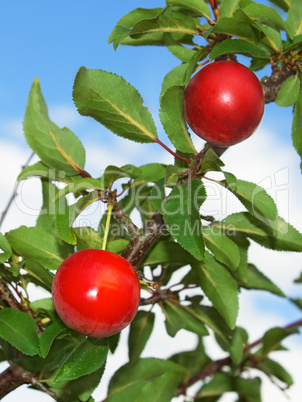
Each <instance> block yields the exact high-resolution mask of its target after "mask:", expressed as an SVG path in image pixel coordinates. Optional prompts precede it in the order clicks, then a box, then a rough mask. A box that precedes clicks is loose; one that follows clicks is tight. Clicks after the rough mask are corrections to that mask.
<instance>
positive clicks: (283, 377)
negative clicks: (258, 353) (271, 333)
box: [257, 359, 294, 387]
mask: <svg viewBox="0 0 302 402" xmlns="http://www.w3.org/2000/svg"><path fill="white" fill-rule="evenodd" d="M257 367H258V368H259V369H260V370H262V371H263V372H264V373H266V374H267V375H268V376H269V377H275V378H277V379H278V380H280V381H282V382H284V383H285V384H286V385H287V386H289V387H290V386H291V385H293V383H294V381H293V378H292V376H291V375H290V374H289V372H288V371H287V370H285V368H284V367H283V366H281V364H280V363H278V362H276V361H274V360H272V359H266V360H265V361H261V362H259V364H257Z"/></svg>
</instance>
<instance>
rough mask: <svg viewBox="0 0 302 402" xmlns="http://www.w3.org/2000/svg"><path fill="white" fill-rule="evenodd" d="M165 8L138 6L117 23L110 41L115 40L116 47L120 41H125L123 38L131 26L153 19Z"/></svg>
mask: <svg viewBox="0 0 302 402" xmlns="http://www.w3.org/2000/svg"><path fill="white" fill-rule="evenodd" d="M162 11H163V8H150V9H149V8H137V9H135V10H132V11H130V13H128V14H126V15H124V16H123V17H122V18H121V19H120V20H119V21H118V23H117V25H116V27H115V28H114V29H113V31H112V32H111V34H110V36H109V39H108V42H109V43H111V42H114V48H115V49H116V48H117V46H118V45H119V43H123V40H122V39H123V38H124V37H125V36H126V35H127V33H128V32H129V31H130V28H131V27H133V26H134V25H135V24H137V23H138V22H140V21H142V20H147V19H153V18H155V17H156V16H158V14H159V13H160V12H162Z"/></svg>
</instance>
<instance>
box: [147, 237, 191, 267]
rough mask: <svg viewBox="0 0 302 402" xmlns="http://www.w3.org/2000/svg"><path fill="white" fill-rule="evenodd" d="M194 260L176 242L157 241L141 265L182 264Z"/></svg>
mask: <svg viewBox="0 0 302 402" xmlns="http://www.w3.org/2000/svg"><path fill="white" fill-rule="evenodd" d="M195 261H196V260H195V259H194V257H193V256H192V255H191V254H190V253H189V252H187V251H186V250H184V249H183V248H182V247H181V246H180V245H179V244H178V243H176V242H173V241H165V240H162V241H159V242H158V243H157V244H156V245H155V246H154V247H153V248H152V249H151V250H150V251H149V253H148V254H147V256H146V258H145V259H144V260H143V265H144V266H146V265H150V266H157V265H168V264H172V265H174V266H179V267H181V266H184V265H187V264H193V263H194V262H195Z"/></svg>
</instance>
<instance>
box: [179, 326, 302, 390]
mask: <svg viewBox="0 0 302 402" xmlns="http://www.w3.org/2000/svg"><path fill="white" fill-rule="evenodd" d="M301 326H302V320H298V321H295V322H293V323H291V324H289V325H286V326H285V327H283V328H284V329H286V330H291V329H293V328H298V327H301ZM262 340H263V337H261V338H259V339H257V340H256V341H254V342H253V343H250V344H249V345H247V346H245V348H244V349H243V354H246V353H248V352H249V351H250V350H252V349H253V348H255V347H256V346H258V345H260V344H261V343H262ZM246 361H248V359H247V360H246ZM231 362H232V358H231V356H227V357H225V358H223V359H219V360H216V361H213V362H212V363H210V364H209V365H208V366H206V367H204V368H203V369H202V370H201V371H200V372H199V373H197V374H195V375H194V376H193V377H191V378H190V379H189V380H188V381H187V382H186V384H184V385H183V386H182V387H181V389H180V392H179V393H180V394H185V393H186V390H187V388H189V387H190V386H191V385H193V384H195V383H196V382H197V381H200V380H203V379H205V378H206V377H209V376H213V375H214V374H216V373H218V372H219V371H220V370H221V369H222V368H223V367H224V366H227V365H229V364H230V363H231Z"/></svg>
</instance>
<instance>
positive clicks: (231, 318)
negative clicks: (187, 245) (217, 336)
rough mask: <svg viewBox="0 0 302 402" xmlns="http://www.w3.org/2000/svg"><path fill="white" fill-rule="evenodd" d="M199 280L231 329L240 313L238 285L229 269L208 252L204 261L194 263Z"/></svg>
mask: <svg viewBox="0 0 302 402" xmlns="http://www.w3.org/2000/svg"><path fill="white" fill-rule="evenodd" d="M192 268H193V270H194V273H195V275H196V278H197V281H198V284H199V286H200V287H201V289H202V290H203V291H204V293H205V295H206V296H207V297H208V298H209V300H210V301H211V302H212V303H213V305H214V307H215V308H216V309H217V310H218V312H219V313H220V314H221V316H222V317H223V318H224V319H225V321H226V323H227V324H228V326H229V327H230V328H231V329H234V328H235V325H236V319H237V314H238V309H239V305H238V286H237V282H236V281H235V279H234V278H233V277H232V276H231V274H230V273H229V271H228V270H227V269H226V268H225V267H224V266H223V265H221V264H219V263H218V262H217V261H216V260H215V259H214V257H213V256H212V255H211V254H210V253H208V252H206V254H205V257H204V259H203V260H202V261H200V262H198V263H195V264H194V265H192Z"/></svg>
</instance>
